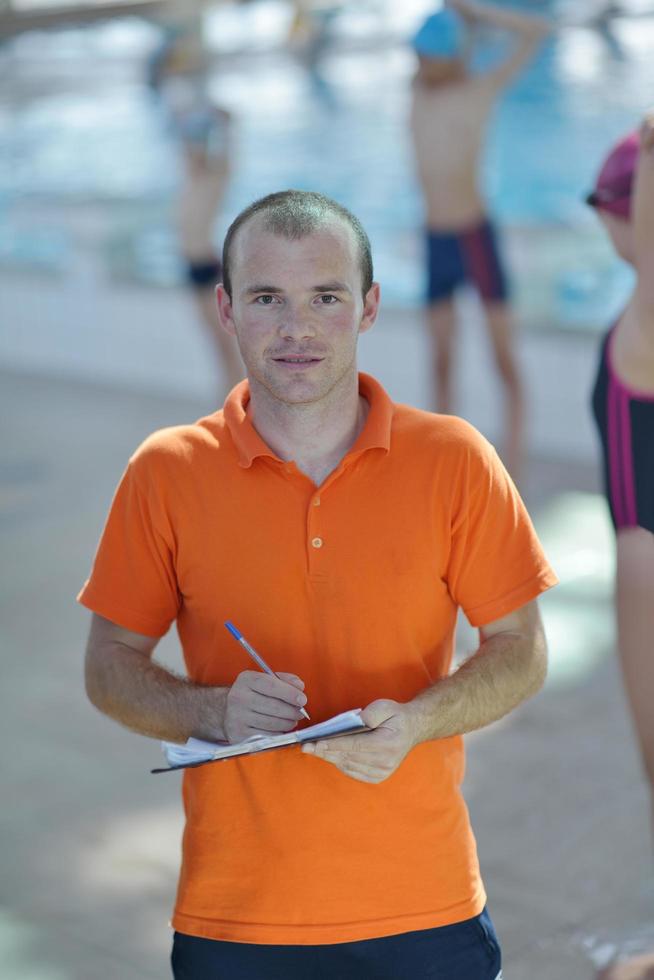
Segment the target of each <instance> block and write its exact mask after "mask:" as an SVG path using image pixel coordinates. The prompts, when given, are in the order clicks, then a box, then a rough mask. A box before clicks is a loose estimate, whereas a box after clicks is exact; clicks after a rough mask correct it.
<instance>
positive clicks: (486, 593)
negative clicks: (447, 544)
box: [447, 430, 557, 626]
mask: <svg viewBox="0 0 654 980" xmlns="http://www.w3.org/2000/svg"><path fill="white" fill-rule="evenodd" d="M473 432H474V438H472V437H471V438H470V440H469V443H468V446H467V449H466V450H465V452H466V453H467V458H466V464H465V466H463V467H462V468H461V469H460V471H459V472H460V473H461V479H460V484H459V486H458V494H457V499H456V502H455V506H454V510H453V513H452V527H451V548H450V556H449V562H448V568H447V583H448V588H449V591H450V595H451V596H452V598H453V600H454V601H455V602H456V604H457V605H459V606H460V607H461V608H462V609H463V611H464V612H465V614H466V616H467V617H468V620H469V621H470V623H471V624H472V625H473V626H483V625H484V624H485V623H490V622H492V621H493V620H495V619H500V618H501V617H502V616H507V615H508V614H509V613H511V612H513V611H514V610H515V609H518V608H519V607H520V606H523V605H525V604H526V603H527V602H530V601H531V600H532V599H535V598H536V597H537V596H538V595H539V594H540V593H541V592H544V591H545V590H546V589H549V588H551V587H552V586H553V585H556V582H557V578H556V575H555V574H554V572H553V571H552V569H551V568H550V566H549V564H548V562H547V559H546V558H545V555H544V553H543V549H542V547H541V544H540V542H539V540H538V537H537V535H536V532H535V530H534V526H533V524H532V522H531V519H530V517H529V514H528V513H527V509H526V507H525V505H524V503H523V502H522V499H521V497H520V495H519V493H518V491H517V489H516V487H515V485H514V483H513V481H512V480H511V478H510V476H509V474H508V473H507V472H506V470H505V468H504V466H503V464H502V462H501V461H500V459H499V457H498V455H497V453H496V452H495V450H494V449H493V447H492V446H491V445H490V443H488V442H487V441H486V440H485V439H484V438H483V436H481V435H480V434H479V433H477V432H475V431H474V430H473Z"/></svg>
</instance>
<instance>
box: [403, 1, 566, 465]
mask: <svg viewBox="0 0 654 980" xmlns="http://www.w3.org/2000/svg"><path fill="white" fill-rule="evenodd" d="M475 24H488V25H490V26H494V27H498V28H501V29H503V30H506V31H508V32H510V33H511V34H512V35H513V36H514V37H515V46H514V49H513V51H512V53H511V54H510V55H509V57H508V58H507V59H506V60H505V61H503V62H502V63H501V64H500V65H498V66H495V67H494V68H492V69H491V70H489V71H486V72H484V73H482V74H474V75H473V74H472V73H470V71H469V69H468V65H467V57H468V53H469V44H470V36H471V31H470V29H471V27H473V26H474V25H475ZM549 29H550V28H549V25H548V23H547V22H546V21H545V20H543V19H542V18H540V17H534V16H528V15H523V14H519V13H515V12H513V11H511V12H509V11H506V10H502V9H500V8H499V7H495V6H490V5H486V4H484V5H483V6H482V5H481V4H478V3H475V2H474V0H450V2H449V3H448V4H447V6H446V7H445V8H444V9H443V10H440V11H439V12H437V13H436V14H433V15H432V16H431V17H429V18H428V19H427V20H426V21H425V23H424V24H423V25H422V27H421V28H420V30H419V31H418V33H417V34H416V36H415V37H414V39H413V47H414V50H415V52H416V54H417V56H418V62H419V66H418V71H417V74H416V77H415V80H414V83H413V99H412V107H411V133H412V138H413V145H414V151H415V157H416V163H417V170H418V177H419V181H420V184H421V187H422V191H423V195H424V199H425V206H426V212H427V213H426V218H427V258H428V291H427V303H428V318H429V327H430V335H431V337H432V340H433V344H434V374H435V381H436V408H437V411H439V412H450V411H451V402H452V384H451V374H452V348H453V341H454V331H455V325H456V312H455V306H454V295H455V293H456V291H457V289H458V288H459V287H460V286H462V285H464V284H465V283H471V284H472V285H473V286H474V287H475V288H476V290H477V292H478V293H479V296H480V299H481V302H482V305H483V310H484V314H485V320H486V323H487V325H488V329H489V333H490V337H491V341H492V344H493V352H494V355H495V362H496V365H497V370H498V372H499V375H500V378H501V381H502V383H503V386H504V390H505V394H506V402H507V422H506V439H505V447H504V456H505V462H506V464H507V467H508V469H509V470H510V471H511V473H512V474H513V476H514V478H516V477H517V474H518V469H519V460H520V453H521V443H522V428H523V396H522V385H521V381H520V376H519V372H518V367H517V364H516V360H515V355H514V352H513V345H512V336H511V335H512V322H511V311H510V307H509V303H508V289H507V282H506V276H505V273H504V270H503V268H502V262H501V259H500V256H499V251H498V243H497V236H496V233H495V230H494V228H493V225H492V223H491V222H490V221H489V219H488V217H487V213H486V205H485V202H484V200H483V198H482V196H481V192H480V189H479V185H478V170H479V162H480V157H481V153H482V149H483V137H484V130H485V127H486V124H487V121H488V117H489V115H490V112H491V110H492V108H493V106H494V103H495V102H496V100H497V98H498V96H499V95H500V94H501V92H502V91H503V89H504V88H505V87H506V85H507V84H508V83H509V82H510V81H511V79H512V78H513V77H514V76H515V75H516V74H517V73H518V72H519V71H520V69H521V68H522V67H523V66H524V65H525V64H526V63H527V62H528V61H529V59H530V58H531V57H532V55H533V54H534V52H535V51H536V48H537V47H538V44H539V43H540V41H541V40H542V38H543V37H544V36H545V34H546V33H547V32H548V31H549Z"/></svg>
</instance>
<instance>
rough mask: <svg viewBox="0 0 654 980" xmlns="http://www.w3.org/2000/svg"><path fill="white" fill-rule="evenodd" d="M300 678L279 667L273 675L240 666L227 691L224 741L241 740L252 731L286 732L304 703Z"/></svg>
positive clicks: (295, 719)
mask: <svg viewBox="0 0 654 980" xmlns="http://www.w3.org/2000/svg"><path fill="white" fill-rule="evenodd" d="M303 692H304V681H302V680H300V678H299V677H297V676H296V675H295V674H285V673H282V672H281V671H280V672H279V673H278V674H277V676H274V677H273V676H271V675H270V674H263V673H261V672H260V671H258V670H244V671H243V672H242V673H241V674H239V675H238V677H237V678H236V680H235V681H234V683H233V684H232V686H231V687H230V689H229V691H228V692H227V703H226V706H225V719H224V724H223V728H224V730H225V735H226V736H227V741H228V742H232V743H234V742H242V741H243V739H245V738H250V737H251V736H252V735H278V734H279V733H280V732H290V731H292V730H293V729H294V728H295V726H296V725H297V723H298V721H299V720H300V718H301V717H302V713H301V711H300V708H301V707H303V706H304V705H305V704H306V703H307V698H306V695H305V694H304V693H303Z"/></svg>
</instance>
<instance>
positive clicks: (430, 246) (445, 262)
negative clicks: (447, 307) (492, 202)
mask: <svg viewBox="0 0 654 980" xmlns="http://www.w3.org/2000/svg"><path fill="white" fill-rule="evenodd" d="M427 269H428V287H427V301H428V302H429V303H438V302H440V301H442V300H446V299H450V298H451V297H452V294H453V293H454V292H455V290H456V289H458V288H459V287H460V286H463V285H465V284H466V283H471V284H472V285H473V286H474V287H475V288H476V290H477V292H478V293H479V295H480V296H481V298H482V299H483V300H485V301H486V302H503V301H504V300H506V299H507V298H508V295H509V289H508V283H507V279H506V275H505V273H504V269H503V266H502V261H501V258H500V254H499V246H498V241H497V232H496V230H495V228H494V226H493V225H492V223H491V222H490V221H488V220H486V221H483V222H482V223H481V224H479V225H475V226H474V227H472V228H466V229H464V230H461V231H458V232H454V233H452V232H445V233H444V232H438V231H429V230H428V231H427Z"/></svg>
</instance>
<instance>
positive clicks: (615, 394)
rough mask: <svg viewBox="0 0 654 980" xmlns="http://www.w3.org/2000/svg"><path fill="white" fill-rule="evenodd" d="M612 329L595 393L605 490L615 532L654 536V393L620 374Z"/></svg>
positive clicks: (595, 409) (598, 373) (603, 353)
mask: <svg viewBox="0 0 654 980" xmlns="http://www.w3.org/2000/svg"><path fill="white" fill-rule="evenodd" d="M614 329H615V327H614V328H612V329H611V330H609V332H608V334H607V335H606V337H605V339H604V343H603V344H602V353H601V357H600V363H599V369H598V372H597V378H596V380H595V387H594V389H593V414H594V415H595V421H596V422H597V428H598V429H599V434H600V439H601V441H602V450H603V457H604V458H603V469H604V489H605V493H606V497H607V500H608V503H609V508H610V510H611V519H612V521H613V524H614V526H615V528H616V530H619V529H620V528H626V527H644V528H646V529H647V530H648V531H651V532H652V533H654V393H645V392H642V391H636V390H634V389H633V388H630V387H629V386H628V385H626V384H625V383H624V381H621V380H620V378H618V376H617V375H616V373H615V370H614V368H613V366H612V360H611V350H612V345H613V331H614Z"/></svg>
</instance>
